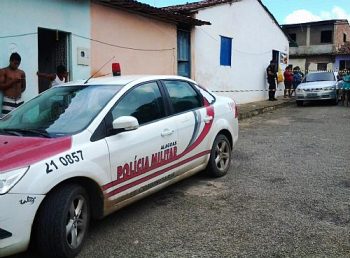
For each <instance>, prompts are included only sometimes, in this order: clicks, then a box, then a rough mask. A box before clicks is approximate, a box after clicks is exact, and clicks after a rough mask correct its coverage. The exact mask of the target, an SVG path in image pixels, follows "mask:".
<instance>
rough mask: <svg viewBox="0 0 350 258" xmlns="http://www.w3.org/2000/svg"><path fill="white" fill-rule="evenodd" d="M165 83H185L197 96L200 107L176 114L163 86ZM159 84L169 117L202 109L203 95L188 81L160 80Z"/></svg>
mask: <svg viewBox="0 0 350 258" xmlns="http://www.w3.org/2000/svg"><path fill="white" fill-rule="evenodd" d="M165 81H178V82H185V83H187V84H188V85H189V86H190V87H191V88H192V89H193V90H194V91H195V92H196V94H197V96H198V97H199V101H200V106H199V107H197V108H192V109H189V110H185V111H182V112H176V111H175V110H174V108H173V105H172V102H171V98H170V95H169V92H168V90H167V88H166V85H165ZM160 83H161V84H162V88H163V90H164V94H165V97H164V98H165V99H166V103H167V105H168V109H169V111H170V116H176V115H179V114H183V113H186V112H192V111H193V110H196V109H199V108H203V107H204V99H203V95H202V94H201V93H200V91H199V90H198V89H197V88H196V87H195V85H194V84H193V83H191V82H189V81H186V80H178V79H162V80H160ZM210 95H212V94H210Z"/></svg>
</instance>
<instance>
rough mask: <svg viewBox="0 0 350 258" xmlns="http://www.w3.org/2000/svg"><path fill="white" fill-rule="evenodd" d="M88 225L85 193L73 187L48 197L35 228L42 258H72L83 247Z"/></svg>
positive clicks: (61, 188) (76, 186)
mask: <svg viewBox="0 0 350 258" xmlns="http://www.w3.org/2000/svg"><path fill="white" fill-rule="evenodd" d="M89 221H90V207H89V198H88V195H87V193H86V190H85V189H84V188H83V187H81V186H79V185H76V184H70V185H66V186H63V187H60V188H59V189H57V190H56V191H54V192H52V193H50V194H49V195H48V196H47V198H46V200H45V201H44V203H43V206H42V207H41V208H40V211H39V214H38V217H37V219H36V224H35V226H34V227H35V229H34V230H35V243H36V246H37V249H38V251H39V253H40V254H42V255H44V256H45V257H74V256H76V255H77V254H78V253H79V252H80V250H81V248H82V245H83V242H84V240H85V237H86V235H87V231H88V226H89Z"/></svg>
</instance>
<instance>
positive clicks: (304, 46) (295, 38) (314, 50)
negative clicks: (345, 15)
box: [282, 20, 350, 70]
mask: <svg viewBox="0 0 350 258" xmlns="http://www.w3.org/2000/svg"><path fill="white" fill-rule="evenodd" d="M282 29H283V31H284V32H285V33H286V34H288V35H289V38H290V52H289V54H290V63H291V64H293V66H299V67H300V68H301V69H303V70H339V69H344V68H346V67H350V64H349V59H350V58H349V57H350V52H348V51H347V50H346V46H347V45H348V44H349V43H348V42H350V26H349V22H348V21H347V20H325V21H318V22H308V23H298V24H288V25H282Z"/></svg>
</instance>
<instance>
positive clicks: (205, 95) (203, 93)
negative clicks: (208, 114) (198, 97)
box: [197, 85, 215, 104]
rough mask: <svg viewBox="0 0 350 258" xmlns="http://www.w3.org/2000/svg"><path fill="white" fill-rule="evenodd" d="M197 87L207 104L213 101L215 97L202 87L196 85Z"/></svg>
mask: <svg viewBox="0 0 350 258" xmlns="http://www.w3.org/2000/svg"><path fill="white" fill-rule="evenodd" d="M197 89H198V90H199V92H200V93H201V94H202V96H203V97H204V98H205V99H206V100H207V101H208V103H209V104H213V103H214V102H215V97H214V96H213V95H212V94H211V93H210V92H208V91H207V90H206V89H205V88H204V87H202V86H199V85H197Z"/></svg>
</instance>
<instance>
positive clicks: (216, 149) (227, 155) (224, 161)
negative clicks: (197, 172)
mask: <svg viewBox="0 0 350 258" xmlns="http://www.w3.org/2000/svg"><path fill="white" fill-rule="evenodd" d="M231 155H232V151H231V144H230V142H229V141H228V140H227V138H226V136H225V135H222V134H219V135H218V136H216V138H215V141H214V144H213V147H212V149H211V152H210V159H209V163H208V165H207V168H206V171H207V173H208V174H209V175H210V176H213V177H221V176H224V175H226V174H227V171H228V170H229V168H230V164H231Z"/></svg>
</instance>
